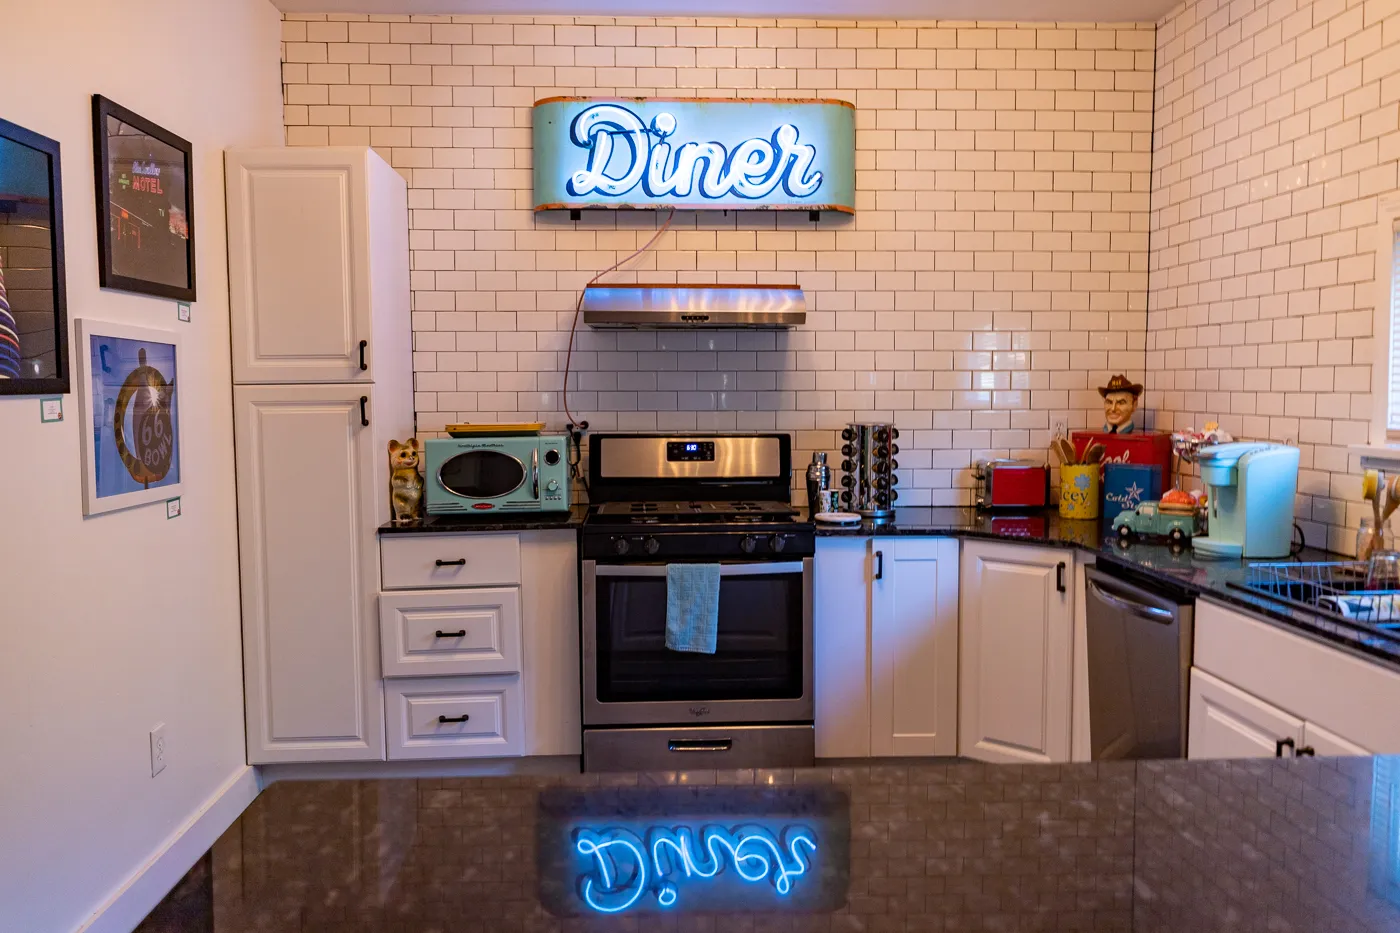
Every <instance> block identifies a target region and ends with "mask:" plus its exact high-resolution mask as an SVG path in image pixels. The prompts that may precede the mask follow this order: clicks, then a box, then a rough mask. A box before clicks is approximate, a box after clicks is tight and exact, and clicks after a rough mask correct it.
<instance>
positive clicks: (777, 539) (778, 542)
mask: <svg viewBox="0 0 1400 933" xmlns="http://www.w3.org/2000/svg"><path fill="white" fill-rule="evenodd" d="M787 539H788V536H787V535H774V536H773V537H771V538H769V539H768V546H769V547H771V548H772V549H773V553H775V554H781V553H782V551H783V549H784V548H786V547H787Z"/></svg>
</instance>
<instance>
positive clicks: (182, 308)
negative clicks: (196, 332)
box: [175, 301, 190, 324]
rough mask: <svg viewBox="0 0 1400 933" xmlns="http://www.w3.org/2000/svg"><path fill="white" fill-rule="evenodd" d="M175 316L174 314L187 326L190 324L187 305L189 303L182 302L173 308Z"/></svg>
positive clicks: (188, 306) (188, 305)
mask: <svg viewBox="0 0 1400 933" xmlns="http://www.w3.org/2000/svg"><path fill="white" fill-rule="evenodd" d="M175 314H176V316H177V317H179V318H180V320H182V321H184V322H185V323H186V324H188V323H189V322H190V304H189V302H188V301H182V302H180V303H179V304H178V305H177V306H176V307H175Z"/></svg>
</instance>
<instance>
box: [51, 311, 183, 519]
mask: <svg viewBox="0 0 1400 933" xmlns="http://www.w3.org/2000/svg"><path fill="white" fill-rule="evenodd" d="M77 324H78V335H77V339H78V356H79V366H78V374H79V382H80V383H81V387H80V390H79V395H78V402H79V406H80V410H81V412H82V415H81V418H80V422H81V424H82V429H81V432H80V433H81V434H82V437H83V514H84V515H100V514H101V513H103V512H113V511H116V510H117V509H125V508H130V507H131V506H133V505H144V504H145V503H148V502H164V501H165V500H167V499H172V498H174V497H176V496H178V495H180V467H181V464H180V399H179V385H178V376H179V372H178V367H179V361H180V338H179V336H178V335H177V334H176V333H175V332H173V331H165V330H153V329H151V328H148V327H133V326H131V325H128V324H113V323H109V322H107V321H94V320H89V319H81V320H79V321H78V322H77Z"/></svg>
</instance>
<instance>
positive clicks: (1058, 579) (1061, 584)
mask: <svg viewBox="0 0 1400 933" xmlns="http://www.w3.org/2000/svg"><path fill="white" fill-rule="evenodd" d="M1055 589H1057V590H1059V591H1060V592H1061V593H1063V592H1064V591H1065V562H1064V561H1060V562H1059V563H1058V564H1056V565H1055Z"/></svg>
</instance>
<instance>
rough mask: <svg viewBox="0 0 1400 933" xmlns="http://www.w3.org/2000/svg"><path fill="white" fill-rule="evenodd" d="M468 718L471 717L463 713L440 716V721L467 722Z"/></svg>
mask: <svg viewBox="0 0 1400 933" xmlns="http://www.w3.org/2000/svg"><path fill="white" fill-rule="evenodd" d="M468 719H471V717H470V716H468V715H467V714H466V713H463V714H462V715H460V716H439V717H438V722H466V721H467V720H468Z"/></svg>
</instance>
